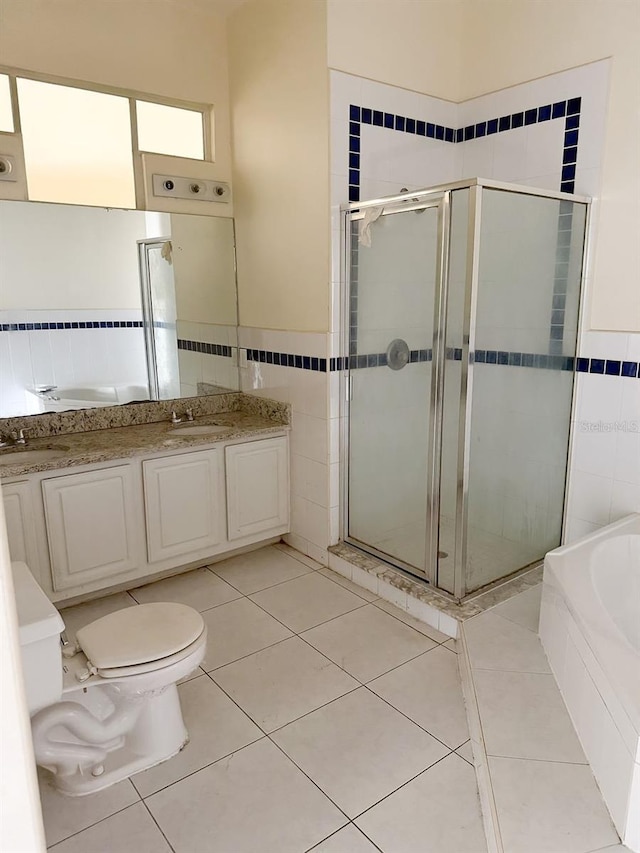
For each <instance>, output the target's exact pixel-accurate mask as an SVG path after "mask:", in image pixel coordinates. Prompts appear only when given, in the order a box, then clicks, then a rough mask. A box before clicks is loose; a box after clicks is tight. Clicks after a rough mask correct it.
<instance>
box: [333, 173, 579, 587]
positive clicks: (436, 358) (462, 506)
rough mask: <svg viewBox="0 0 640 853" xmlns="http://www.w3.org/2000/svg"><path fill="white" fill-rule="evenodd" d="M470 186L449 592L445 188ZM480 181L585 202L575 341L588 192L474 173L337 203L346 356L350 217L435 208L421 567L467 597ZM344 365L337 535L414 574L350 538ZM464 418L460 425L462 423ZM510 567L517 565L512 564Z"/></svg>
mask: <svg viewBox="0 0 640 853" xmlns="http://www.w3.org/2000/svg"><path fill="white" fill-rule="evenodd" d="M463 189H468V190H469V210H468V220H467V249H466V274H465V293H464V311H463V332H462V360H461V379H460V407H459V421H458V423H459V425H461V427H460V428H459V430H458V453H457V484H456V515H455V561H454V583H453V593H450V592H449V591H447V590H445V589H443V588H441V587H440V586H439V585H438V529H439V516H440V477H441V447H442V425H443V415H444V405H443V401H444V381H445V338H446V322H447V307H448V284H449V275H448V273H449V269H448V262H449V253H450V237H451V193H452V192H454V191H456V190H463ZM484 189H493V190H500V191H503V192H510V193H517V194H520V195H528V196H540V197H543V198H549V199H556V200H558V201H570V202H575V203H578V204H584V205H585V206H586V221H585V237H584V247H583V254H582V269H581V278H580V300H579V308H578V343H579V332H580V329H581V328H582V317H583V316H584V302H585V292H586V288H585V287H584V286H583V285H584V280H585V277H586V270H587V263H588V250H589V242H590V240H589V235H590V230H591V221H590V214H591V199H590V198H587V197H586V196H580V195H575V194H572V193H563V192H554V191H552V190H544V189H538V188H535V187H527V186H524V185H521V184H512V183H503V182H500V181H494V180H490V179H485V178H472V179H468V180H463V181H456V182H453V183H449V184H442V185H439V186H435V187H430V188H427V189H423V190H416V191H413V190H411V191H410V192H404V193H401V194H399V195H394V196H386V197H383V198H377V199H372V200H369V201H362V202H351V203H349V204H344V205H342V206H341V208H340V211H341V250H342V252H341V272H342V275H341V288H342V293H341V297H342V298H341V307H342V318H343V322H342V323H341V354H342V357H343V358H344V359H345V360H346V359H347V357H348V356H349V342H350V341H349V338H350V332H349V323H348V318H349V308H350V284H351V282H350V272H351V269H350V266H351V265H350V249H351V228H350V227H349V225H350V223H351V222H354V221H358V220H360V219H363V218H364V214H365V211H366V210H367V208H372V207H382V208H383V210H382V214H381V215H382V216H385V215H389V214H394V213H400V212H407V211H412V210H424V209H427V208H434V207H436V208H437V211H438V231H437V257H436V286H435V293H434V327H433V361H432V364H433V368H432V370H433V372H432V378H431V400H430V408H429V423H430V427H429V433H428V439H429V442H428V447H427V458H428V473H427V519H426V521H427V526H426V570H425V573H424V577H425V579H426V580H427V581H428V582H429V584H430V585H431V586H433V588H434V589H436V590H437V591H438V592H439V593H441V594H442V595H444V596H446V597H448V598H453V599H454V600H457V601H460V600H462V599H464V598H465V597H471V596H472V595H478V594H480V593H481V592H483V591H484V589H485V588H481V589H480V590H474V591H473V592H472V593H470V594H469V595H468V594H467V588H466V587H467V578H466V572H465V567H466V562H467V520H468V506H469V457H470V452H469V451H470V442H471V406H472V399H473V374H474V362H473V360H472V359H471V358H470V357H469V356H470V353H474V352H475V335H476V309H477V300H478V268H479V246H480V223H481V215H482V193H483V190H484ZM343 364H346V365H347V366H346V367H345V369H344V370H342V371H341V395H340V399H341V406H342V409H341V416H342V417H341V424H342V428H341V442H340V463H341V464H340V469H341V498H342V500H341V514H340V516H341V517H340V538H341V539H343V540H344V541H346V542H349V543H350V544H352V545H354V546H356V547H357V548H360V549H362V550H366V551H367V552H369V553H371V554H373V555H374V556H376V557H379V558H380V559H382V560H384V561H386V562H390V563H391V564H392V565H395V566H397V567H398V568H400V569H404V570H405V571H408V572H410V573H411V574H413V575H414V576H415V574H416V567H415V566H410V565H408V564H406V563H403V562H402V561H401V560H398V559H395V558H394V559H392V560H391V559H390V557H389V555H388V554H384V553H383V552H381V551H378V550H376V549H375V548H374V547H372V546H370V545H368V544H367V545H363V543H362V542H360V541H357V540H355V539H353V540H352V539H350V538H349V536H348V529H349V527H348V519H349V458H350V452H349V417H350V389H351V387H352V383H351V368H350V366H349V362H348V361H344V362H343ZM574 389H575V371H574V383H573V388H572V411H571V424H572V425H573V423H574V421H575V417H574V414H575V412H574V407H575V393H574ZM462 425H463V426H462ZM571 440H572V435H571V433H570V435H569V446H571ZM568 482H569V476H568V474H567V477H566V480H565V499H564V510H563V524H562V527H563V530H564V528H565V521H566V507H567V500H566V495H567V489H568ZM514 571H515V570H514Z"/></svg>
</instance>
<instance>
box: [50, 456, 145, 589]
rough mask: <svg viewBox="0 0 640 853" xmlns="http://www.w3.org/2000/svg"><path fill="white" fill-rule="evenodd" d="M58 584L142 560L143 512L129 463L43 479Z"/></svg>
mask: <svg viewBox="0 0 640 853" xmlns="http://www.w3.org/2000/svg"><path fill="white" fill-rule="evenodd" d="M42 494H43V497H44V508H45V516H46V524H47V537H48V540H49V553H50V555H51V569H52V576H53V577H52V579H53V588H54V590H56V591H58V590H64V589H69V588H71V587H77V586H81V585H82V584H84V583H89V582H92V581H97V580H102V579H104V578H111V577H114V578H115V577H116V576H118V575H122V574H125V573H127V572H131V571H134V570H135V569H136V568H137V566H138V547H137V538H138V536H139V531H138V530H137V529H136V520H137V518H138V517H139V515H138V511H137V504H138V501H139V498H136V495H135V491H134V483H133V473H132V471H131V468H130V467H129V466H127V465H123V466H118V467H114V468H107V469H101V470H98V471H90V472H86V473H83V474H71V475H67V476H64V477H55V478H54V479H51V480H43V481H42Z"/></svg>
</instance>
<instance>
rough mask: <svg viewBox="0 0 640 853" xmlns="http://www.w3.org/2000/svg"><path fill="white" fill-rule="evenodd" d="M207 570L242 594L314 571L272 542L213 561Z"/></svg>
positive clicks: (248, 593)
mask: <svg viewBox="0 0 640 853" xmlns="http://www.w3.org/2000/svg"><path fill="white" fill-rule="evenodd" d="M210 569H211V571H212V572H215V573H216V575H218V576H219V577H221V578H222V579H223V580H225V581H227V583H230V584H231V586H234V587H235V588H236V589H238V590H240V592H242V593H244V595H251V594H252V593H254V592H258V591H259V590H261V589H266V588H267V587H269V586H274V584H277V583H283V581H288V580H292V578H297V577H300V575H306V574H308V573H309V572H311V571H313V570H312V569H311V568H310V567H309V566H306V565H305V564H304V563H303V562H301V561H300V560H295V559H294V558H293V557H291V556H290V555H289V554H286V553H285V552H284V551H281V550H280V549H279V548H275V547H274V546H273V545H270V546H268V547H267V548H261V549H260V550H259V551H251V552H250V553H248V554H238V555H237V556H236V557H231V558H230V559H228V560H224V561H223V562H221V563H214V564H212V565H211V566H210Z"/></svg>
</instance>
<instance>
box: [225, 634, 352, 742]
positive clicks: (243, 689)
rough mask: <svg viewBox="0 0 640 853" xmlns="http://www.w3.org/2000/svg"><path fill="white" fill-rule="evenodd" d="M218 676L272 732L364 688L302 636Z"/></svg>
mask: <svg viewBox="0 0 640 853" xmlns="http://www.w3.org/2000/svg"><path fill="white" fill-rule="evenodd" d="M212 677H213V678H214V679H215V681H216V682H217V683H218V684H219V685H220V686H221V687H222V688H223V690H225V692H226V693H228V694H229V696H231V698H232V699H233V700H234V702H237V703H238V705H240V707H241V708H242V709H243V710H244V711H246V713H247V714H249V716H250V717H251V719H252V720H255V722H256V723H257V724H258V725H259V726H260V727H261V728H262V729H264V731H266V732H272V731H274V730H275V729H279V728H280V727H281V726H284V725H286V724H287V723H290V722H291V721H292V720H296V719H297V718H298V717H301V716H302V715H303V714H308V713H309V711H314V710H315V709H316V708H319V707H320V706H321V705H326V703H327V702H331V701H332V700H333V699H337V698H338V696H343V695H344V694H345V693H348V692H349V691H350V690H353V689H354V688H356V687H358V682H357V681H356V680H355V679H354V678H351V676H350V675H347V674H346V672H343V671H342V670H341V669H340V668H339V667H337V666H335V665H334V664H332V663H331V662H330V661H328V660H327V659H326V657H324V655H321V654H320V653H319V652H317V651H316V650H315V649H312V648H311V647H310V646H309V645H307V643H305V642H303V641H302V640H300V639H298V637H292V638H291V639H290V640H284V642H282V643H278V644H277V645H275V646H271V647H270V648H268V649H263V650H262V651H261V652H256V653H255V654H253V655H249V657H246V658H243V659H242V660H239V661H236V662H235V663H231V664H229V665H228V666H224V667H222V668H221V669H217V670H216V671H215V672H214V673H212Z"/></svg>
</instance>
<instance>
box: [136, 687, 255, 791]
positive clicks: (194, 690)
mask: <svg viewBox="0 0 640 853" xmlns="http://www.w3.org/2000/svg"><path fill="white" fill-rule="evenodd" d="M178 693H179V696H180V706H181V707H182V714H183V716H184V722H185V726H186V728H187V731H188V732H189V742H188V743H187V745H186V746H185V747H184V749H183V750H182V751H181V752H180V753H179V754H178V755H176V756H174V757H173V758H172V759H170V760H169V761H164V762H163V763H162V764H158V765H156V766H155V767H151V768H150V769H149V770H145V771H144V772H143V773H137V774H136V775H135V776H133V777H132V781H133V784H134V785H135V787H136V789H137V791H138V793H139V794H140V796H141V797H148V796H150V795H151V794H154V793H155V792H156V791H159V790H161V789H162V788H166V787H167V785H171V784H173V783H174V782H177V781H178V780H179V779H183V778H184V777H185V776H189V775H190V774H191V773H193V772H194V771H196V770H200V769H201V768H203V767H206V766H207V765H208V764H212V763H213V762H214V761H217V760H218V759H220V758H222V757H223V756H225V755H230V754H231V753H232V752H235V751H236V750H238V749H241V748H242V747H244V746H247V745H248V744H250V743H252V742H253V741H256V740H259V739H260V738H261V737H263V733H262V732H261V731H260V729H259V728H258V727H257V726H256V725H254V723H253V722H252V721H251V720H250V719H249V717H247V716H246V714H244V713H243V712H242V711H241V710H240V708H238V706H237V705H236V704H235V703H234V702H232V701H231V699H229V697H228V696H226V695H225V694H224V693H223V691H222V690H221V689H220V688H219V687H218V685H217V684H214V682H213V681H212V680H211V679H210V678H209V677H208V676H206V675H201V676H199V677H198V678H194V679H192V680H191V681H188V682H187V683H186V684H182V685H180V687H179V688H178Z"/></svg>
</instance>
